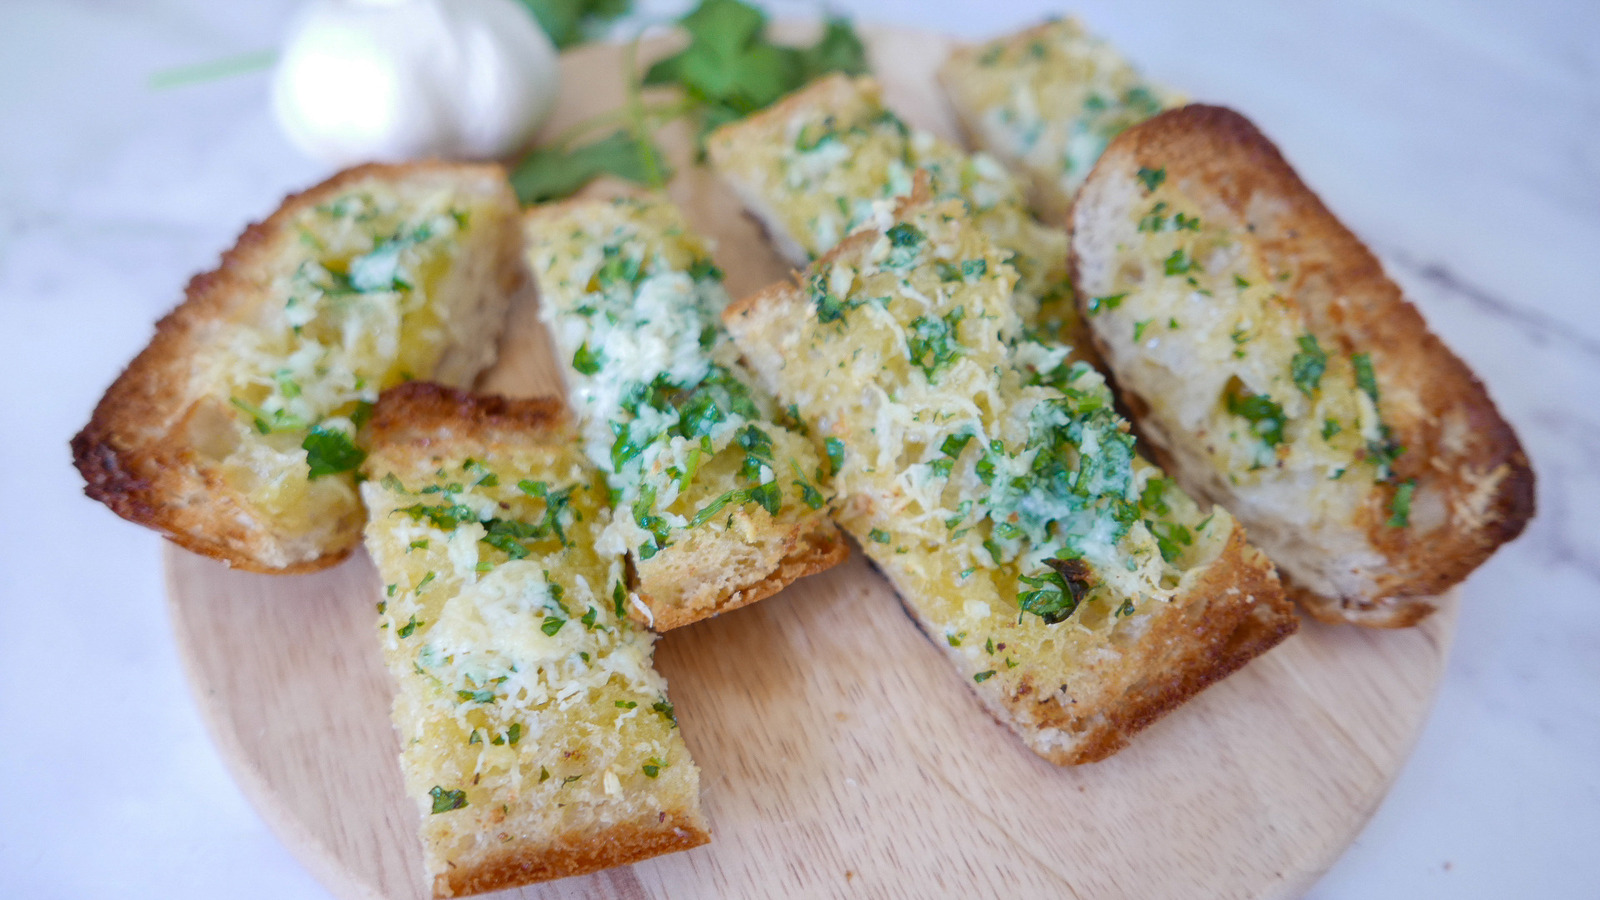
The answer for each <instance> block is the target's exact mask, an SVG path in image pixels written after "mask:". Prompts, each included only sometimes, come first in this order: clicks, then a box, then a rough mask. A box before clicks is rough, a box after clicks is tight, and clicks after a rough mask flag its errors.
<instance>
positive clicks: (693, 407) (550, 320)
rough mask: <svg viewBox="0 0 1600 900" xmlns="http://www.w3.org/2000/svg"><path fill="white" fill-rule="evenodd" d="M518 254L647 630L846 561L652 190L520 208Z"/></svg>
mask: <svg viewBox="0 0 1600 900" xmlns="http://www.w3.org/2000/svg"><path fill="white" fill-rule="evenodd" d="M526 232H527V242H528V251H527V252H528V261H529V266H530V268H531V269H532V271H533V274H534V277H535V279H536V280H537V282H538V285H539V296H540V303H539V310H540V317H541V319H542V320H543V321H544V323H545V325H546V326H547V327H548V328H549V331H550V334H551V336H552V339H553V341H554V343H555V349H556V355H557V357H558V358H559V360H560V361H561V362H562V363H563V365H562V374H563V376H564V378H565V380H566V382H567V385H568V388H569V391H568V393H569V395H570V396H571V398H572V404H573V407H574V409H575V410H576V411H577V415H578V420H579V423H580V425H581V427H582V431H583V439H584V447H585V449H586V450H587V452H588V454H589V458H590V459H591V460H592V461H593V462H594V464H595V465H596V466H598V467H599V468H600V469H601V470H602V471H603V472H604V473H605V474H606V478H607V480H608V481H609V483H610V486H611V491H612V497H613V503H614V505H615V506H616V508H617V510H618V511H619V512H618V515H616V516H615V517H614V518H613V519H612V521H611V524H610V526H609V527H608V528H607V529H606V531H605V533H604V534H603V535H602V536H601V539H600V547H601V549H602V550H603V551H604V552H607V553H611V554H614V555H617V556H619V557H620V556H622V555H625V554H631V555H632V558H633V561H632V564H633V570H634V572H635V574H636V576H637V579H636V580H637V588H638V594H639V597H640V599H641V601H642V603H643V606H642V608H641V610H640V611H641V612H642V613H643V616H644V619H645V620H646V622H647V623H648V624H649V625H650V626H651V627H653V628H655V629H656V630H658V631H664V630H667V629H670V628H676V627H678V626H681V625H686V624H688V623H690V622H693V621H696V620H698V619H702V618H705V617H706V616H711V615H715V614H717V613H719V612H724V611H726V610H730V609H735V608H738V607H740V606H744V605H746V604H748V603H752V602H754V601H756V600H760V599H762V598H763V597H767V596H770V595H772V594H774V593H776V592H777V591H779V590H781V589H782V588H783V586H784V585H786V584H789V583H790V582H792V581H794V580H795V579H797V578H800V577H802V576H804V575H809V574H812V573H814V572H819V571H822V570H823V569H826V568H828V567H830V566H833V565H835V564H837V563H838V562H840V561H841V560H843V559H844V558H845V555H846V553H847V551H846V549H845V543H844V541H843V539H842V538H841V537H840V535H839V533H838V529H837V528H835V527H834V524H833V522H832V520H831V519H829V518H828V509H827V507H828V501H829V499H830V497H831V491H830V489H829V488H828V486H827V478H826V473H824V472H823V471H822V470H821V465H820V460H819V458H818V456H817V453H816V450H815V449H814V448H813V447H812V446H811V443H810V441H808V440H807V439H806V438H805V437H804V435H803V434H802V433H801V432H800V426H799V425H798V423H796V422H794V421H792V420H787V418H786V417H785V416H783V415H782V414H780V412H779V410H778V409H777V408H776V407H775V406H774V404H773V402H772V399H771V397H770V396H769V395H768V394H767V393H766V392H765V391H763V390H761V389H759V388H757V387H756V386H754V385H753V384H751V383H750V382H749V376H748V375H747V374H745V373H744V372H743V371H742V370H741V369H740V367H739V365H738V355H739V354H738V350H737V349H735V348H734V346H733V342H732V340H731V339H729V337H728V335H727V333H726V332H725V331H724V330H723V328H722V322H721V319H720V316H721V314H722V310H723V308H724V307H726V306H727V304H728V294H727V291H726V290H724V288H723V286H722V273H721V272H720V271H719V270H718V269H717V267H716V266H715V265H714V264H713V263H712V261H711V257H710V253H709V250H708V248H707V247H706V245H705V243H704V242H703V241H701V240H700V239H699V238H698V237H696V236H695V235H694V234H693V233H691V232H690V230H689V226H688V223H687V222H685V221H684V218H683V215H682V214H681V213H680V212H679V211H678V209H677V207H675V206H673V205H672V204H671V203H670V202H668V201H667V200H665V199H663V198H659V197H641V196H623V197H616V198H612V199H596V200H573V201H568V202H566V203H560V204H552V205H549V206H544V207H538V208H535V209H533V210H530V211H529V212H528V214H527V217H526Z"/></svg>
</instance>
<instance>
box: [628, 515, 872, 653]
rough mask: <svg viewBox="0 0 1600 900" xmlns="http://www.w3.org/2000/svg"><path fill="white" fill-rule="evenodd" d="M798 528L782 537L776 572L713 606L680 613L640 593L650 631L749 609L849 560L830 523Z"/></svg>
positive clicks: (711, 563)
mask: <svg viewBox="0 0 1600 900" xmlns="http://www.w3.org/2000/svg"><path fill="white" fill-rule="evenodd" d="M806 524H810V525H811V526H813V527H811V528H810V529H808V530H806V529H803V526H805V525H806ZM801 525H802V528H796V529H794V530H792V531H791V532H790V533H789V534H788V535H786V537H785V543H784V554H783V558H782V559H781V560H779V562H778V566H777V568H775V569H773V570H772V571H771V572H768V573H766V574H764V575H763V576H762V577H760V578H758V579H757V580H755V581H752V582H750V583H749V584H747V585H744V586H742V587H739V588H736V589H734V590H732V591H730V592H728V593H727V594H725V595H723V596H722V597H720V598H719V599H718V601H717V602H716V603H715V604H714V605H711V606H707V607H695V608H692V609H684V608H680V607H674V606H669V605H667V604H664V603H662V604H657V603H655V602H653V601H652V599H651V598H650V596H649V595H648V594H644V593H641V594H640V595H639V596H640V599H641V600H643V601H644V602H645V604H646V605H648V606H649V607H650V609H651V612H652V613H653V614H654V616H655V621H654V622H652V623H650V626H651V628H652V629H653V630H654V631H658V632H660V631H670V630H672V629H674V628H679V627H682V626H684V625H688V624H689V623H691V622H698V621H700V620H701V619H706V618H710V617H711V616H715V615H720V614H722V613H725V612H731V611H733V610H736V609H739V608H740V607H744V606H749V605H750V604H752V603H755V602H756V601H758V600H765V599H767V598H768V597H771V596H772V595H773V594H776V593H778V592H779V591H781V590H783V589H784V588H786V587H788V586H789V585H790V584H791V583H793V582H795V581H798V580H800V579H802V578H804V577H806V576H807V575H815V574H817V573H818V572H823V571H826V570H828V569H831V568H833V567H834V566H836V565H838V564H839V563H842V562H844V561H845V559H846V558H847V557H849V555H850V548H849V546H848V545H847V544H845V542H844V539H843V538H842V537H841V536H840V535H839V529H838V528H836V527H835V526H834V525H833V522H832V520H829V519H826V518H822V519H817V520H814V521H812V522H810V523H806V522H802V523H801ZM721 566H722V563H721V562H719V561H717V560H708V567H710V568H720V567H721Z"/></svg>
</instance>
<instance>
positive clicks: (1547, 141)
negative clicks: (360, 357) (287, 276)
mask: <svg viewBox="0 0 1600 900" xmlns="http://www.w3.org/2000/svg"><path fill="white" fill-rule="evenodd" d="M998 6H999V5H997V4H994V3H977V2H973V3H965V4H964V3H958V2H943V3H940V2H927V0H874V2H862V3H858V4H852V7H853V8H854V9H855V10H856V14H857V15H858V16H860V17H861V18H862V19H864V20H867V21H877V22H885V23H902V24H915V25H917V26H920V27H924V28H931V29H937V30H942V31H947V32H950V33H954V34H962V35H970V36H973V37H981V36H986V35H989V34H992V33H995V32H997V31H1000V30H1003V29H1008V28H1011V27H1014V26H1018V25H1021V24H1024V23H1027V22H1029V21H1032V20H1035V19H1038V18H1040V17H1042V16H1043V15H1045V14H1047V13H1051V12H1059V11H1066V10H1063V9H1062V8H1061V7H1059V6H1057V5H1056V4H1055V3H1050V2H1045V0H1027V2H1014V3H1009V4H1006V5H1005V6H1004V11H1003V12H1002V11H997V10H998ZM1399 7H1400V5H1398V4H1394V5H1391V4H1383V3H1375V2H1370V0H1369V2H1358V3H1352V4H1340V5H1334V4H1283V3H1275V2H1267V0H1256V2H1247V3H1238V4H1230V5H1228V6H1226V7H1216V6H1214V5H1211V4H1206V5H1204V6H1203V7H1201V6H1198V5H1194V4H1179V3H1155V2H1124V3H1112V2H1083V3H1080V4H1078V5H1077V6H1075V7H1073V8H1071V9H1070V11H1072V12H1076V13H1078V14H1080V15H1082V16H1083V17H1085V18H1086V19H1087V20H1088V21H1089V23H1090V24H1091V26H1092V27H1094V28H1095V29H1097V30H1098V31H1100V32H1102V33H1104V34H1105V35H1107V36H1108V37H1110V38H1111V39H1112V40H1113V41H1115V42H1116V43H1117V44H1119V45H1120V46H1121V47H1122V48H1123V49H1124V50H1125V51H1126V52H1127V53H1128V54H1129V55H1131V56H1132V57H1134V58H1135V59H1137V60H1139V61H1141V63H1142V64H1143V65H1144V66H1145V68H1146V69H1147V70H1149V71H1150V72H1151V73H1152V74H1153V75H1154V76H1156V77H1157V78H1159V79H1161V80H1163V81H1165V82H1167V83H1169V84H1172V85H1175V86H1181V87H1182V88H1183V89H1185V90H1187V91H1188V92H1189V93H1190V94H1191V95H1192V96H1194V97H1196V98H1199V99H1205V100H1211V101H1216V102H1223V103H1227V104H1228V105H1231V106H1234V107H1236V108H1238V109H1240V110H1242V111H1244V112H1246V113H1247V114H1248V115H1250V116H1251V117H1252V118H1253V119H1255V120H1256V122H1257V123H1258V124H1260V125H1261V127H1262V128H1263V129H1264V130H1265V131H1266V132H1267V133H1268V134H1269V135H1271V136H1272V137H1273V138H1274V139H1275V140H1276V141H1277V142H1278V143H1279V144H1280V145H1281V146H1282V147H1283V149H1284V151H1285V153H1286V154H1287V156H1288V157H1289V158H1290V159H1291V160H1292V161H1293V162H1294V164H1295V165H1296V167H1297V168H1299V170H1300V171H1301V173H1302V174H1303V175H1304V176H1305V177H1306V179H1307V180H1308V181H1309V182H1310V183H1311V184H1312V185H1313V186H1314V187H1315V188H1316V189H1317V190H1318V191H1319V192H1320V193H1321V195H1322V196H1323V198H1324V199H1325V200H1326V201H1327V202H1328V203H1329V204H1330V205H1331V206H1332V207H1333V208H1334V209H1335V210H1336V211H1337V212H1338V213H1339V214H1341V215H1342V216H1343V217H1344V218H1345V220H1346V221H1347V222H1348V223H1349V224H1350V225H1351V226H1352V227H1353V228H1354V230H1355V231H1357V232H1358V233H1360V234H1361V235H1363V236H1364V237H1365V238H1366V239H1367V240H1368V241H1369V242H1370V243H1371V245H1372V246H1373V247H1374V249H1375V250H1376V251H1377V252H1378V253H1379V255H1380V256H1381V257H1382V258H1383V259H1384V260H1385V262H1386V263H1387V264H1388V266H1389V269H1390V272H1391V274H1392V275H1393V276H1394V277H1395V278H1396V279H1397V280H1398V281H1399V282H1400V283H1401V284H1402V285H1403V286H1404V287H1405V288H1406V290H1407V291H1408V292H1409V294H1410V297H1411V299H1412V300H1413V301H1414V302H1415V303H1416V304H1417V305H1418V306H1419V307H1420V308H1421V309H1422V310H1423V312H1424V314H1425V315H1426V316H1427V318H1428V320H1429V322H1430V324H1431V325H1432V327H1433V328H1434V329H1435V330H1436V331H1437V332H1438V333H1439V334H1440V335H1441V336H1442V337H1443V338H1444V339H1445V340H1446V342H1447V343H1449V344H1450V346H1451V347H1452V348H1454V349H1455V351H1456V352H1457V353H1458V354H1460V355H1461V356H1462V357H1464V358H1465V359H1466V360H1467V361H1468V362H1469V363H1470V364H1471V365H1472V367H1473V368H1474V369H1475V370H1476V371H1477V372H1478V374H1479V376H1480V377H1481V378H1482V379H1483V380H1484V382H1485V383H1487V384H1488V386H1489V388H1490V390H1491V392H1492V393H1493V395H1494V397H1495V399H1496V400H1497V401H1498V402H1499V404H1500V405H1501V408H1502V410H1503V412H1504V413H1505V415H1506V416H1507V418H1509V419H1510V420H1511V422H1512V423H1513V424H1514V425H1515V426H1516V428H1517V429H1518V431H1519V433H1520V434H1521V437H1522V439H1523V442H1524V443H1525V445H1526V447H1527V450H1528V452H1529V454H1530V456H1531V457H1532V459H1533V461H1534V467H1535V469H1536V471H1537V473H1538V477H1539V514H1538V517H1537V518H1536V519H1535V520H1534V522H1533V523H1532V525H1531V526H1530V528H1529V529H1528V531H1527V533H1526V534H1525V535H1524V536H1523V537H1522V538H1521V539H1520V540H1518V541H1517V542H1516V543H1515V544H1513V545H1511V546H1509V547H1507V548H1505V549H1503V550H1502V551H1501V552H1500V553H1499V554H1498V555H1497V556H1495V557H1494V558H1493V559H1492V560H1491V561H1490V562H1489V563H1488V564H1487V565H1485V566H1484V567H1483V568H1482V569H1480V570H1479V571H1478V572H1477V573H1475V574H1474V575H1473V576H1472V578H1471V579H1470V580H1469V581H1468V582H1467V583H1466V585H1465V587H1464V590H1463V594H1464V598H1463V603H1462V611H1461V618H1460V627H1459V632H1458V635H1457V639H1456V645H1455V648H1454V651H1453V654H1452V657H1451V660H1450V666H1449V671H1448V674H1447V676H1446V678H1445V681H1444V684H1443V686H1442V689H1441V691H1440V694H1439V699H1438V703H1437V706H1436V708H1435V710H1434V713H1433V715H1432V717H1431V719H1430V720H1429V722H1428V724H1427V726H1426V729H1425V730H1424V732H1423V734H1422V737H1421V740H1420V742H1419V744H1418V746H1417V749H1416V752H1415V754H1414V755H1413V756H1412V758H1411V760H1410V761H1409V763H1408V764H1407V765H1406V767H1405V769H1404V770H1403V771H1402V773H1401V774H1400V777H1399V779H1398V781H1397V782H1396V784H1395V786H1394V789H1393V791H1392V793H1391V794H1390V795H1389V797H1388V799H1387V800H1386V801H1385V802H1384V804H1383V806H1382V807H1381V808H1380V809H1379V810H1378V812H1377V814H1376V816H1375V817H1374V818H1373V820H1372V822H1371V823H1370V824H1369V825H1368V827H1367V828H1366V829H1365V831H1363V832H1362V834H1361V835H1360V837H1359V838H1358V839H1357V840H1356V842H1355V843H1354V845H1353V846H1352V847H1351V848H1350V850H1349V851H1348V852H1347V853H1346V854H1345V856H1344V857H1343V858H1342V859H1341V860H1340V861H1339V862H1338V863H1337V864H1336V865H1335V866H1334V868H1333V869H1332V870H1331V871H1330V872H1329V873H1328V874H1327V876H1326V877H1325V878H1324V879H1323V880H1322V882H1321V883H1320V884H1319V885H1318V886H1317V887H1316V888H1315V889H1314V890H1313V892H1312V895H1311V896H1314V897H1317V898H1321V900H1337V898H1391V897H1392V898H1402V897H1404V898H1410V897H1507V896H1538V897H1549V898H1558V897H1592V896H1595V892H1596V891H1597V890H1600V887H1597V885H1600V852H1597V848H1600V616H1597V610H1600V540H1597V538H1600V451H1597V450H1596V448H1600V387H1597V386H1600V287H1597V284H1600V278H1597V277H1596V274H1595V273H1596V272H1597V271H1600V5H1595V4H1579V3H1560V2H1537V3H1527V2H1511V0H1496V2H1486V3H1480V4H1470V5H1469V4H1466V3H1460V4H1453V3H1446V2H1442V0H1425V2H1418V3H1408V4H1405V5H1404V8H1403V9H1401V8H1399ZM797 8H803V7H795V6H793V5H792V4H791V5H789V6H786V7H784V9H786V10H787V11H794V10H795V9H797ZM0 9H3V10H4V11H5V16H4V20H5V23H6V27H5V28H4V29H3V30H0V59H4V60H5V61H6V65H5V67H4V69H5V71H4V74H0V123H3V126H0V127H3V129H4V132H5V134H6V135H7V139H6V140H4V141H3V142H0V334H4V335H6V338H7V341H6V343H7V352H6V353H5V354H3V355H0V384H5V385H9V388H8V389H6V390H5V391H3V392H0V423H3V425H0V428H3V429H4V431H5V432H6V435H7V437H6V439H5V440H0V473H4V475H3V476H0V479H3V480H0V484H3V488H4V492H3V496H5V497H6V498H7V502H6V506H7V509H8V515H7V516H6V517H5V521H4V525H0V572H3V573H4V578H3V580H0V796H3V797H5V798H6V802H5V803H4V811H3V812H0V872H4V873H5V874H4V876H3V878H0V883H3V884H4V885H5V888H4V889H3V890H0V893H5V894H6V895H7V896H14V897H18V898H48V897H91V898H98V897H127V896H143V895H152V896H156V895H159V896H162V897H166V898H199V897H213V896H217V895H227V896H230V897H235V898H256V897H261V898H281V897H308V898H317V897H325V896H328V895H327V893H326V891H325V889H324V888H323V887H321V886H320V885H319V884H318V883H317V882H316V881H315V880H313V878H312V877H311V875H310V874H309V873H308V872H307V871H306V869H305V868H303V867H302V866H301V864H300V863H299V862H297V861H296V859H295V858H294V857H292V856H291V855H290V854H289V852H288V851H287V850H285V849H284V847H283V845H282V844H280V843H279V841H278V840H277V839H276V837H274V835H273V834H272V832H270V831H269V830H268V829H267V827H266V826H265V825H264V824H263V822H262V821H261V819H260V818H259V817H258V816H257V815H256V813H255V812H254V811H253V810H252V809H251V807H250V806H249V804H248V803H247V802H246V801H245V799H244V797H243V796H242V795H241V794H240V792H239V790H238V788H236V787H235V785H234V783H233V781H232V779H231V778H230V777H229V775H228V773H227V772H226V771H225V769H224V768H223V765H222V763H221V761H220V759H219V758H218V756H217V753H216V751H215V750H214V749H213V747H212V744H211V741H210V739H209V738H208V736H207V735H206V733H205V731H204V729H203V727H202V726H201V723H200V721H199V718H198V716H197V713H196V710H195V707H194V705H193V702H192V700H191V695H190V688H189V686H188V685H187V684H186V682H185V680H184V677H183V673H182V671H181V669H180V667H179V664H178V660H177V656H176V652H175V649H174V646H173V640H172V636H171V633H170V630H169V623H168V620H167V613H166V607H165V603H164V600H163V586H162V580H161V570H160V563H159V552H158V551H159V539H158V538H156V537H155V536H154V535H152V534H150V533H148V532H146V531H143V530H141V529H138V528H135V527H133V526H131V525H128V524H127V523H125V522H122V521H121V520H119V519H117V518H116V517H114V516H113V515H112V514H111V513H109V512H108V511H107V510H105V509H104V508H102V507H100V506H99V505H97V504H95V503H92V502H91V501H89V500H87V499H85V498H84V497H83V496H82V494H81V483H80V481H79V479H78V476H77V474H76V473H75V472H74V471H73V470H72V469H71V467H70V464H69V462H70V460H69V454H68V450H67V440H68V438H69V437H70V436H71V435H72V434H73V433H74V432H75V431H76V430H77V429H78V428H79V427H81V425H82V424H83V422H84V421H85V420H86V418H87V416H88V413H89V410H90V409H91V408H92V406H93V404H94V402H95V401H96V399H97V398H98V397H99V395H100V393H101V391H102V390H103V389H104V388H105V386H106V385H107V384H108V383H109V382H110V381H111V379H112V378H114V377H115V375H116V373H117V372H118V371H120V369H121V367H122V366H123V365H124V364H125V363H126V361H127V360H128V359H129V358H131V357H132V355H133V354H134V353H135V352H136V351H137V350H138V349H139V348H140V347H141V346H143V344H144V343H145V341H146V340H147V339H148V337H149V334H150V331H151V325H152V323H153V322H154V321H155V319H156V318H158V317H159V316H160V315H161V314H163V313H164V312H165V311H166V310H167V309H168V308H170V307H171V306H172V305H173V304H174V303H175V302H176V300H177V299H178V297H179V295H180V291H181V288H182V286H183V284H184V282H185V281H186V280H187V278H188V277H189V276H190V275H191V274H192V273H194V272H197V271H201V270H204V269H208V268H210V267H211V266H212V265H213V264H214V263H215V260H216V258H217V255H218V253H219V252H220V251H221V250H223V249H224V248H226V247H227V246H228V245H230V244H231V243H232V242H233V240H234V238H235V237H236V236H237V234H238V232H239V231H240V230H241V229H242V228H243V226H244V225H245V224H246V222H248V221H250V220H253V219H257V218H260V217H261V216H263V215H264V214H265V213H266V212H268V211H269V210H271V209H272V208H273V207H274V206H275V205H276V204H277V202H278V200H279V199H281V197H282V196H283V195H284V194H285V193H287V192H289V191H292V190H295V189H298V188H301V187H304V186H307V185H310V184H312V183H314V182H316V181H318V180H320V179H321V178H322V177H324V176H325V175H326V174H327V173H326V172H325V171H324V170H323V169H321V168H319V167H318V166H317V165H315V164H313V163H311V162H309V161H307V160H304V159H302V158H301V157H299V156H298V155H297V154H296V153H295V152H294V151H293V150H292V149H291V148H290V147H289V146H288V145H287V144H286V143H285V142H284V140H283V139H282V138H281V136H280V135H279V134H278V132H277V130H276V128H275V127H274V125H273V122H272V121H271V118H270V117H269V115H268V113H267V109H266V103H265V98H266V78H265V76H264V75H262V74H259V73H258V74H253V75H241V76H238V77H234V78H230V79H226V80H220V81H215V82H212V83H207V84H202V85H196V86H191V87H186V88H181V89H167V90H153V89H152V88H151V87H150V86H149V76H150V74H151V73H152V72H154V71H157V70H160V69H164V68H168V67H171V66H176V65H183V64H192V63H198V62H205V61H209V60H214V59H217V58H222V57H228V56H232V55H236V54H242V53H248V52H252V51H259V50H265V49H270V48H271V47H273V46H274V45H275V44H276V42H277V40H278V37H279V35H280V34H281V33H282V30H283V27H284V23H285V20H286V17H287V15H288V14H289V12H290V10H291V9H292V4H291V3H289V2H283V0H272V2H258V3H249V4H207V3H201V2H197V0H161V2H147V3H135V2H131V0H125V2H116V0H96V2H92V0H71V2H66V0H0Z"/></svg>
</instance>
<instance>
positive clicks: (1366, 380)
mask: <svg viewBox="0 0 1600 900" xmlns="http://www.w3.org/2000/svg"><path fill="white" fill-rule="evenodd" d="M1350 365H1352V366H1354V367H1355V370H1356V387H1358V388H1360V389H1361V392H1362V393H1363V394H1366V395H1367V396H1368V397H1371V398H1372V402H1373V403H1374V404H1376V403H1377V402H1378V377H1377V375H1375V374H1374V373H1373V371H1372V357H1371V356H1369V355H1367V354H1365V353H1352V354H1350Z"/></svg>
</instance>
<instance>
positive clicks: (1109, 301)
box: [1089, 293, 1128, 316]
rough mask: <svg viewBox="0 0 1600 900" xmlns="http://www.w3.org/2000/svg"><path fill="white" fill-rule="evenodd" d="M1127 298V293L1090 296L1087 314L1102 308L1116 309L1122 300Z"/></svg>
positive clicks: (1094, 312) (1092, 313) (1095, 312)
mask: <svg viewBox="0 0 1600 900" xmlns="http://www.w3.org/2000/svg"><path fill="white" fill-rule="evenodd" d="M1127 298H1128V295H1127V294H1126V293H1122V294H1108V295H1106V296H1104V297H1090V298H1089V315H1091V316H1092V315H1095V314H1097V313H1099V312H1100V311H1101V310H1103V309H1116V308H1117V307H1119V306H1121V305H1122V301H1123V300H1126V299H1127Z"/></svg>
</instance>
